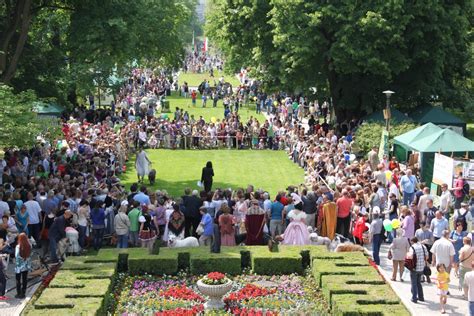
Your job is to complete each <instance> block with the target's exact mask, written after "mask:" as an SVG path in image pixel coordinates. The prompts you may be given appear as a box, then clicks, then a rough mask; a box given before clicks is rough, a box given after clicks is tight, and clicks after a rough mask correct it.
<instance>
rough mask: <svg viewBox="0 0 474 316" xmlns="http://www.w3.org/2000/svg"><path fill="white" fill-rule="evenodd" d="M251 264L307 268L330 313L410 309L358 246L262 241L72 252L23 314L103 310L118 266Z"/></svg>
mask: <svg viewBox="0 0 474 316" xmlns="http://www.w3.org/2000/svg"><path fill="white" fill-rule="evenodd" d="M249 267H250V268H252V270H253V271H254V272H255V273H257V274H266V275H276V274H290V273H303V271H304V270H305V269H306V268H308V267H309V268H310V269H311V272H312V274H313V275H314V277H315V278H316V280H317V282H318V284H319V286H320V288H321V291H322V293H323V296H324V297H325V298H326V299H327V301H328V302H329V304H330V307H331V314H333V315H344V316H348V315H373V316H377V315H389V314H390V315H391V316H393V315H397V316H398V315H400V316H402V315H409V313H408V311H407V310H406V308H405V306H404V305H403V304H402V303H401V302H400V299H399V298H398V296H397V295H396V294H395V293H394V292H393V291H392V289H391V288H390V286H389V285H387V284H386V283H385V281H384V280H383V279H382V277H381V276H380V275H379V274H378V272H377V271H376V270H375V269H374V268H373V267H371V266H370V265H369V264H368V260H367V258H366V257H365V256H364V255H363V254H362V253H360V252H357V253H356V252H353V253H330V252H328V251H327V250H326V248H324V247H320V246H287V247H284V246H282V247H280V252H278V253H274V252H270V251H269V250H268V248H267V247H264V246H251V247H222V250H221V253H219V254H214V253H210V252H209V250H208V249H207V248H179V249H169V248H162V249H161V250H160V252H159V254H157V255H150V254H149V253H148V251H147V250H146V249H142V248H133V249H121V250H118V249H102V250H100V252H99V253H98V254H97V255H95V256H84V257H71V258H68V259H67V261H66V262H65V263H64V265H63V266H62V268H61V270H59V271H58V273H57V274H56V277H55V278H54V279H53V280H52V281H51V283H50V285H49V287H48V288H46V289H44V291H43V292H42V293H41V295H40V296H39V297H38V298H37V299H35V300H33V301H31V302H30V303H29V306H27V308H26V309H25V312H24V314H25V315H72V314H73V315H94V314H95V315H104V314H106V311H107V309H108V307H109V306H110V304H113V300H114V296H113V291H114V285H115V283H116V282H115V281H116V279H117V278H118V272H127V273H129V274H131V275H140V274H144V273H148V274H156V275H163V274H167V275H170V274H176V273H177V272H178V271H180V270H182V269H188V270H189V271H190V272H191V273H192V274H196V275H199V274H204V273H208V272H211V271H219V272H223V273H227V274H231V275H237V274H240V273H242V271H243V270H244V269H248V268H249Z"/></svg>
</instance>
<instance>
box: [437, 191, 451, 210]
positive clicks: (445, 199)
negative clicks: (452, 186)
mask: <svg viewBox="0 0 474 316" xmlns="http://www.w3.org/2000/svg"><path fill="white" fill-rule="evenodd" d="M451 200H452V196H451V192H449V190H446V191H444V192H443V193H441V201H440V207H439V210H440V211H441V212H443V214H444V213H446V212H447V208H448V207H449V206H451Z"/></svg>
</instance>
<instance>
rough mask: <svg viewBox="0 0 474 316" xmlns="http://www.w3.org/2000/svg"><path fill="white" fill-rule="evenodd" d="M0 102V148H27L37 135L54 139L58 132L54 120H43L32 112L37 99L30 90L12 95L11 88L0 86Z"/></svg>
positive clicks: (57, 126)
mask: <svg viewBox="0 0 474 316" xmlns="http://www.w3.org/2000/svg"><path fill="white" fill-rule="evenodd" d="M0 100H1V101H0V147H1V148H5V147H6V148H8V147H17V148H28V147H30V146H31V145H33V144H35V142H36V137H37V136H38V135H45V136H48V137H49V136H52V137H53V138H54V137H55V136H57V134H58V131H60V129H59V125H58V122H54V119H51V120H43V119H40V118H38V116H37V115H36V113H35V112H33V105H34V102H35V101H38V99H37V98H36V95H35V94H34V92H32V91H31V90H28V91H25V92H21V93H18V94H14V93H13V89H12V88H11V87H8V86H5V85H0ZM54 123H57V124H54Z"/></svg>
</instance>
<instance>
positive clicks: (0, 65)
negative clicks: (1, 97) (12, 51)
mask: <svg viewBox="0 0 474 316" xmlns="http://www.w3.org/2000/svg"><path fill="white" fill-rule="evenodd" d="M24 4H25V1H17V2H16V5H15V9H14V11H13V12H11V11H10V9H9V8H8V7H9V6H8V7H7V12H5V16H6V19H8V21H9V23H8V28H7V29H6V30H5V32H3V34H2V37H1V38H0V45H1V46H0V74H3V73H4V72H5V70H6V68H7V56H8V47H9V46H10V41H11V40H12V38H13V35H15V32H16V30H17V29H18V27H19V26H20V22H21V12H23V5H24ZM12 15H13V17H11V16H12Z"/></svg>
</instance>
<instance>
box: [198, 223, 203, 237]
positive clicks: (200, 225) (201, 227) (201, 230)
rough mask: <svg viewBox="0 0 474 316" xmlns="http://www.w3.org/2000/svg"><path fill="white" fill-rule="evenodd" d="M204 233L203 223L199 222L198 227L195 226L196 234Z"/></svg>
mask: <svg viewBox="0 0 474 316" xmlns="http://www.w3.org/2000/svg"><path fill="white" fill-rule="evenodd" d="M203 233H204V225H203V224H202V223H199V225H198V227H197V228H196V234H198V235H202V234H203Z"/></svg>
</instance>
